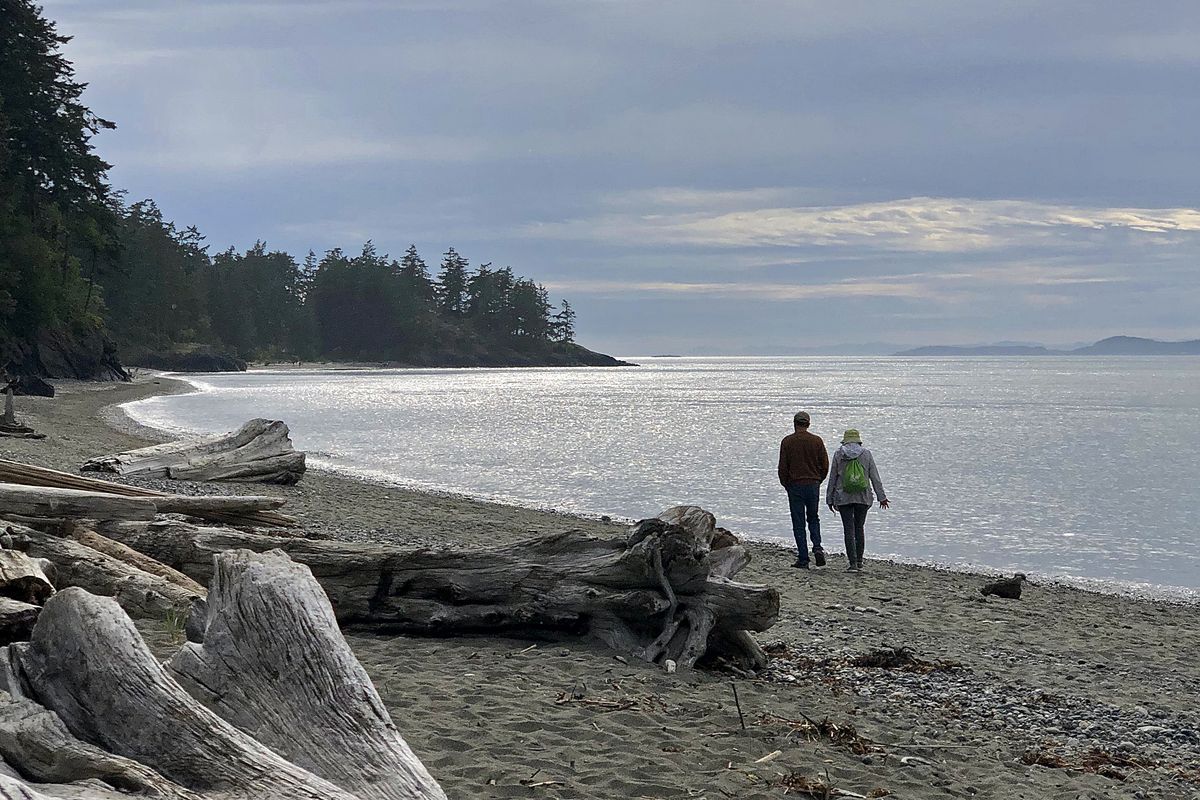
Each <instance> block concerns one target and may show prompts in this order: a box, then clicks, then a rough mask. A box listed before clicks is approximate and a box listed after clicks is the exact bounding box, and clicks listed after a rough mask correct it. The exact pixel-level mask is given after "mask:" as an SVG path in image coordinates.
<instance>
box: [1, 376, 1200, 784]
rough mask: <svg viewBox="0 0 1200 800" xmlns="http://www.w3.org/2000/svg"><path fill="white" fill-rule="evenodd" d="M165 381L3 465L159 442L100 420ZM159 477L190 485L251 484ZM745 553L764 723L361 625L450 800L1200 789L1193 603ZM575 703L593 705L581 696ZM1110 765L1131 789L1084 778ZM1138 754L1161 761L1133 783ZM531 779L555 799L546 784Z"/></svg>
mask: <svg viewBox="0 0 1200 800" xmlns="http://www.w3.org/2000/svg"><path fill="white" fill-rule="evenodd" d="M155 380H157V381H159V382H158V383H157V384H156V383H154V381H155ZM164 380H167V379H163V378H147V379H145V380H142V381H140V382H138V383H135V384H131V385H130V384H121V385H107V386H105V385H95V384H91V385H89V384H78V383H64V384H62V385H61V386H60V388H61V393H60V395H59V396H58V397H57V398H55V399H53V400H50V399H44V398H19V399H18V400H19V402H18V406H17V413H18V416H20V417H23V418H27V419H28V420H29V421H30V422H31V423H32V424H33V425H34V427H36V428H38V429H39V430H41V431H42V432H44V433H47V434H48V435H49V438H48V439H45V440H41V441H26V440H12V441H3V442H0V451H2V452H3V454H4V457H7V458H15V459H17V460H21V461H29V462H32V463H39V464H42V465H45V466H50V467H54V468H57V469H65V470H68V471H75V470H76V469H77V468H78V465H79V463H80V461H81V460H82V459H83V458H86V457H90V456H95V455H98V454H101V453H105V452H115V451H118V450H123V449H128V448H130V447H136V446H141V445H143V444H145V443H146V441H145V439H144V438H143V437H141V436H138V435H134V433H133V432H132V431H130V430H125V431H122V430H116V429H113V428H111V427H109V426H108V424H107V423H105V422H104V421H102V419H101V417H102V416H103V414H102V413H101V412H102V410H103V409H105V408H107V407H111V406H113V405H114V404H120V403H123V402H127V401H129V400H135V399H140V398H144V397H149V396H152V395H154V394H156V393H161V392H162V391H164V386H167V388H168V389H169V388H172V387H171V386H170V385H168V384H165V383H164ZM130 482H134V481H130ZM138 482H139V483H147V482H142V481H138ZM148 483H151V484H153V485H156V486H167V487H169V488H170V489H171V490H173V491H177V492H180V493H195V494H200V493H203V494H230V493H246V492H247V490H248V487H247V486H243V485H239V484H199V483H188V482H167V481H161V482H148ZM252 491H253V492H254V493H255V494H259V493H262V494H275V495H278V496H281V497H284V498H286V499H287V503H288V504H287V506H286V507H285V510H287V511H288V512H289V513H291V514H294V515H296V516H297V517H299V518H300V519H301V520H302V524H303V528H304V532H306V533H308V534H310V535H313V534H315V535H320V536H324V537H332V538H344V539H348V540H354V539H359V540H362V539H375V540H386V541H391V542H394V543H397V544H401V545H406V546H407V545H411V546H413V547H427V546H430V547H432V546H436V547H453V548H478V547H483V546H503V545H504V544H505V543H508V542H512V541H515V540H517V539H520V538H526V537H529V536H535V535H542V534H545V533H553V532H560V531H561V530H563V528H564V527H565V526H569V527H573V528H577V529H581V530H584V531H586V532H589V533H594V534H596V535H602V536H617V535H620V534H621V533H622V532H623V531H624V526H622V525H618V524H616V523H604V522H603V521H600V520H587V519H582V518H573V517H568V516H566V515H563V514H547V513H542V512H537V511H531V510H528V509H522V508H514V507H509V506H503V505H497V504H489V503H484V502H478V501H474V500H468V499H463V498H446V497H438V496H436V495H431V494H428V493H421V492H413V491H410V490H405V489H400V488H393V487H388V486H384V485H379V484H374V483H368V482H366V481H363V480H359V479H354V478H347V477H344V476H338V475H334V474H331V473H326V472H323V471H315V470H314V471H313V472H311V473H309V474H307V475H306V476H305V478H304V479H303V480H302V481H301V482H300V483H299V484H298V485H296V486H292V487H276V486H255V487H253V490H252ZM648 513H653V511H648ZM719 522H720V521H719V520H718V523H719ZM748 549H749V550H750V552H751V553H752V555H753V561H752V562H751V564H750V565H749V566H748V567H747V568H746V569H745V570H744V571H743V572H742V573H741V574H739V578H740V579H741V578H744V580H746V581H750V582H757V583H767V584H770V585H773V586H775V587H776V588H778V589H779V591H780V594H781V599H782V609H781V614H780V619H779V621H778V622H777V624H776V625H775V626H774V627H773V628H771V629H770V630H768V631H767V632H765V633H763V634H759V635H758V638H759V640H760V641H761V642H762V643H763V644H764V645H767V646H769V647H770V648H771V650H772V652H773V653H774V654H775V655H774V658H773V661H772V666H771V668H770V669H769V670H768V672H767V673H765V674H764V675H762V676H759V677H758V678H756V679H753V680H751V679H738V680H737V686H738V692H739V695H740V705H741V707H742V710H743V711H744V712H745V722H746V727H745V729H744V730H743V729H742V728H741V726H740V724H739V717H738V714H737V711H736V709H735V708H734V703H733V697H732V694H731V690H730V676H728V675H723V674H719V673H713V672H707V671H703V670H701V671H693V672H688V673H686V674H684V673H681V674H678V675H666V674H665V673H663V672H662V671H661V670H659V669H656V668H653V667H650V666H649V665H645V664H640V663H637V662H635V661H632V660H630V661H629V662H628V663H626V662H623V661H617V660H615V659H614V658H613V656H612V653H611V652H609V651H607V650H606V649H605V648H603V647H600V646H598V645H596V644H594V643H592V642H587V641H582V640H571V639H569V638H566V639H562V640H555V641H532V640H516V639H511V638H506V637H501V636H488V635H479V636H470V637H460V638H453V639H425V638H418V637H384V636H369V635H363V634H360V633H356V632H354V631H348V632H347V634H346V635H347V640H348V641H349V642H350V643H351V646H352V648H353V649H354V652H355V653H356V655H357V656H358V658H359V660H360V661H361V662H362V663H363V665H364V667H365V668H366V669H367V671H368V673H369V674H370V675H371V677H372V679H373V680H374V681H375V684H376V686H377V687H378V689H379V691H380V694H381V696H382V697H383V699H384V702H385V704H386V705H387V706H388V708H389V710H390V711H391V713H392V715H393V717H394V719H395V720H396V724H397V726H398V728H399V729H400V731H401V732H402V733H403V735H404V736H405V738H406V740H407V741H408V742H409V744H410V746H412V747H413V749H414V751H415V752H417V754H418V755H419V756H420V757H421V758H422V760H423V761H424V763H425V764H426V765H427V766H428V767H429V769H430V770H431V771H432V772H433V773H434V775H435V776H436V777H437V778H438V780H439V781H441V783H442V785H443V787H444V788H445V789H446V791H447V793H448V794H450V795H451V796H462V797H487V798H502V797H506V798H507V797H519V798H523V797H531V796H540V797H553V798H597V797H604V798H629V797H654V798H684V797H701V796H703V797H709V798H710V800H711V798H716V797H738V798H760V797H761V798H768V797H770V798H775V797H779V796H780V795H781V794H782V792H783V790H784V787H785V786H786V785H787V783H786V782H787V781H788V780H792V779H795V778H796V776H802V777H805V778H806V779H812V780H822V781H824V780H827V779H828V780H829V781H830V782H831V783H832V784H833V785H836V786H838V787H841V788H843V789H845V790H847V791H852V792H855V793H857V794H859V795H861V796H866V795H868V793H870V792H872V791H873V790H876V789H886V790H888V791H889V792H891V794H892V796H895V797H904V798H910V797H913V798H926V797H928V798H946V797H954V798H970V797H988V798H998V799H1000V800H1018V798H1053V800H1077V798H1080V797H1086V798H1104V799H1105V800H1110V799H1111V800H1117V799H1118V798H1130V797H1135V798H1137V797H1145V798H1151V797H1173V798H1174V797H1182V798H1187V797H1200V775H1192V774H1191V773H1188V772H1187V769H1192V770H1194V767H1193V766H1191V765H1194V764H1196V763H1200V711H1198V710H1197V708H1196V690H1195V687H1196V686H1197V685H1200V664H1198V663H1197V662H1196V659H1195V657H1194V654H1195V652H1197V651H1198V650H1200V615H1197V614H1196V608H1195V606H1191V605H1180V604H1176V603H1171V602H1166V601H1161V600H1145V599H1135V598H1130V597H1125V596H1122V595H1112V594H1098V593H1093V592H1087V591H1081V590H1078V589H1073V588H1067V587H1061V586H1052V585H1044V584H1037V585H1033V586H1029V587H1027V589H1026V593H1025V594H1024V595H1023V596H1022V599H1021V600H1019V601H1007V600H998V599H996V598H984V597H982V596H981V595H980V594H979V587H980V585H981V584H982V583H983V582H984V579H983V578H982V577H981V576H979V575H977V574H967V573H956V572H949V571H944V570H939V569H936V568H928V567H918V566H911V565H904V564H895V563H888V562H882V561H874V560H871V559H870V558H869V557H868V562H867V570H866V572H864V573H863V574H861V575H852V574H846V573H844V572H842V571H841V567H843V566H844V559H843V558H842V557H840V556H834V557H831V559H830V566H829V567H827V568H824V569H814V570H810V571H807V572H803V571H800V570H795V569H793V568H791V566H790V563H791V555H790V553H788V552H781V549H780V548H779V547H778V546H775V545H771V544H761V543H757V542H751V543H749V546H748ZM141 627H142V628H143V630H145V631H147V635H148V637H149V638H150V639H151V640H152V644H154V641H153V640H154V637H155V636H156V635H158V636H159V638H160V640H161V639H162V637H161V631H159V632H158V633H157V634H156V628H155V626H154V625H153V624H145V625H142V626H141ZM159 647H161V648H163V650H162V651H163V652H167V651H168V649H167V645H166V644H163V643H162V642H161V641H160V643H159ZM884 647H890V648H909V649H911V651H912V652H913V653H914V654H915V655H916V656H917V657H918V658H920V659H922V660H924V661H925V662H926V663H928V664H933V665H935V666H934V667H933V668H931V669H930V670H929V671H928V672H925V671H922V670H921V669H917V670H905V669H878V668H868V667H862V666H857V665H855V664H854V662H853V659H854V658H856V657H860V656H863V655H865V654H867V653H869V652H871V651H873V650H876V649H877V648H884ZM938 664H941V666H937V665H938ZM952 665H956V666H952ZM573 687H575V688H573ZM580 687H582V689H580ZM577 690H580V691H583V692H585V693H586V698H587V700H588V701H589V702H594V703H595V704H593V705H589V704H588V703H584V702H572V701H571V700H570V698H571V695H572V692H575V691H577ZM564 697H565V698H566V700H564V699H563V698H564ZM606 704H607V705H606ZM806 717H807V718H810V719H812V720H822V719H826V718H827V719H828V720H830V721H831V722H832V723H834V724H836V725H838V726H839V727H841V728H845V727H846V726H851V728H852V729H853V730H854V731H855V732H856V735H858V736H860V737H864V738H865V739H867V740H869V741H870V742H871V743H872V744H871V747H870V748H869V749H867V750H866V751H865V752H856V751H855V749H854V748H853V747H849V746H847V745H846V744H845V743H840V744H839V743H838V742H835V741H831V740H830V739H829V738H828V737H823V736H820V735H818V736H815V737H813V738H810V737H809V735H808V734H803V733H798V731H800V730H801V727H797V726H803V724H804V719H805V718H806ZM775 751H779V754H778V755H774V756H773V757H771V758H768V759H766V760H763V759H764V758H765V757H767V756H771V755H772V754H773V753H775ZM1097 752H1102V753H1106V754H1108V755H1107V756H1105V757H1104V758H1102V759H1101V761H1103V762H1104V763H1107V764H1109V765H1110V766H1111V765H1112V764H1114V763H1116V764H1118V765H1117V766H1112V769H1113V770H1115V771H1116V772H1119V773H1121V774H1123V775H1124V779H1120V778H1116V777H1113V776H1112V775H1111V774H1110V775H1109V776H1107V777H1106V776H1105V775H1101V774H1095V773H1094V772H1088V771H1086V769H1085V768H1084V766H1085V762H1087V760H1088V758H1091V757H1094V756H1095V754H1096V753H1097ZM1105 758H1106V759H1107V761H1105ZM1030 759H1032V760H1034V761H1038V760H1039V759H1041V762H1040V763H1059V764H1061V765H1063V768H1055V767H1050V766H1037V765H1032V766H1031V765H1030V764H1028V763H1026V762H1027V760H1030ZM1055 759H1057V761H1056V760H1055ZM1114 759H1115V760H1116V761H1114ZM1125 762H1133V763H1137V764H1143V765H1148V766H1146V767H1145V768H1131V767H1125V768H1124V769H1123V770H1122V768H1120V767H1119V764H1120V763H1125ZM1071 767H1074V768H1071ZM531 775H537V780H538V781H543V780H550V781H555V782H556V783H555V785H553V786H550V787H546V788H545V789H537V790H535V789H532V788H530V787H529V785H528V782H529V780H530V776H531ZM826 776H828V778H827V777H826ZM523 781H524V783H522V782H523ZM798 796H804V795H803V794H800V795H798ZM876 796H884V795H876Z"/></svg>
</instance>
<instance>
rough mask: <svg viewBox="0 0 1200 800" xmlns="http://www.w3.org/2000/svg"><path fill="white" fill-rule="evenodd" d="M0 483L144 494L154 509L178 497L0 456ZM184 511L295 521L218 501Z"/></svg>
mask: <svg viewBox="0 0 1200 800" xmlns="http://www.w3.org/2000/svg"><path fill="white" fill-rule="evenodd" d="M0 483H15V484H20V485H22V486H44V487H49V488H58V489H78V490H80V491H85V492H100V493H101V494H115V495H118V496H120V497H143V498H145V497H148V498H151V499H153V500H154V501H155V508H158V503H159V502H160V501H161V500H165V499H167V498H175V499H176V500H178V499H179V498H178V496H176V495H168V494H166V493H165V492H156V491H154V490H153V489H143V488H141V487H138V486H126V485H125V484H123V483H112V482H110V481H105V480H100V479H99V478H89V477H86V476H83V475H72V474H71V473H69V472H61V471H59V470H56V469H49V468H47V467H35V466H33V465H32V464H22V463H21V462H19V461H9V460H7V459H2V458H0ZM0 511H3V509H0ZM187 513H188V515H189V516H194V517H200V518H202V519H206V520H210V521H212V522H220V523H223V524H226V525H249V526H258V527H289V526H293V525H295V524H296V520H295V519H294V518H292V517H289V516H287V515H286V514H281V513H280V512H278V511H230V510H228V509H223V508H221V507H220V504H219V503H218V504H216V505H215V506H213V507H211V508H208V509H206V508H201V507H198V506H192V508H191V509H190V510H189V511H188V512H187ZM10 516H11V513H10Z"/></svg>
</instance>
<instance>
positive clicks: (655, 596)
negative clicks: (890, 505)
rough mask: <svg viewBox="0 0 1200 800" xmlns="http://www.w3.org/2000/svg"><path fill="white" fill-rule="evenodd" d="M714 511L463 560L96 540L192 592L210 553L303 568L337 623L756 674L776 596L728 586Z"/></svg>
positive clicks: (344, 548)
mask: <svg viewBox="0 0 1200 800" xmlns="http://www.w3.org/2000/svg"><path fill="white" fill-rule="evenodd" d="M714 531H715V525H714V520H713V517H712V515H711V514H709V513H708V512H706V511H704V510H703V509H700V508H697V507H695V506H685V507H678V508H675V509H670V510H668V511H667V512H664V514H663V515H662V518H655V519H648V520H643V521H642V522H639V523H638V524H637V525H635V526H633V528H632V529H631V531H630V533H629V534H628V535H627V536H624V537H619V538H610V539H602V538H597V537H594V536H589V535H586V534H584V533H582V532H579V531H567V532H565V533H561V534H557V535H553V536H547V537H542V538H538V539H531V540H528V541H524V542H518V543H516V544H512V545H508V546H503V547H497V548H490V549H481V550H473V551H451V550H446V551H431V550H409V549H404V548H399V547H393V546H386V545H374V544H361V543H349V542H331V541H318V540H310V539H297V538H280V537H271V536H261V535H257V534H250V533H242V532H238V531H232V530H229V529H226V528H204V527H195V526H191V525H186V524H182V523H176V522H157V523H153V524H151V525H148V526H142V525H128V524H125V525H114V526H108V527H105V528H104V529H103V533H104V534H105V535H106V536H108V537H109V538H112V539H115V540H117V541H120V542H122V543H124V544H126V545H128V546H130V547H132V548H133V549H135V550H137V551H139V552H141V553H144V554H145V555H148V556H150V557H151V558H154V559H156V560H158V561H160V562H162V563H164V564H167V565H169V566H171V567H173V568H175V569H177V570H179V571H180V572H183V573H184V574H186V575H188V576H190V577H191V578H193V579H194V580H196V581H198V582H200V583H207V582H208V581H209V580H210V579H211V578H212V576H213V556H214V555H216V554H219V553H222V552H224V551H227V550H232V549H246V550H252V551H255V552H266V551H268V550H275V549H278V550H281V551H283V552H285V553H287V554H288V556H289V557H291V558H292V559H293V560H295V561H297V562H299V563H302V564H305V565H307V566H308V567H309V568H310V569H311V570H312V573H313V575H314V576H315V577H316V579H317V580H318V581H319V582H320V584H321V586H322V588H323V589H324V590H325V592H326V594H327V595H328V596H329V600H330V602H331V603H332V605H333V610H334V613H335V614H336V616H337V619H338V621H339V622H340V623H341V624H342V625H368V626H372V627H375V628H377V629H380V630H383V631H390V632H403V633H418V634H427V635H454V634H458V633H463V632H471V631H483V632H492V633H494V632H497V631H508V632H517V633H520V632H522V631H525V632H533V631H537V630H541V631H558V632H562V633H569V634H582V635H587V636H591V637H593V638H596V639H599V640H601V641H603V642H605V643H606V644H608V645H609V646H611V647H612V648H614V649H615V650H617V651H618V652H623V653H629V654H632V655H635V656H637V657H639V658H642V659H644V660H646V661H650V662H653V663H658V664H665V663H666V661H668V660H670V661H674V662H675V663H676V664H677V665H678V666H680V667H688V666H693V665H694V664H696V663H697V662H698V661H699V660H700V659H701V658H702V657H706V656H707V657H709V658H723V659H726V660H728V661H729V662H731V663H733V664H736V665H738V666H741V667H745V668H755V669H756V668H760V667H762V666H764V665H765V663H766V658H765V655H764V654H763V652H762V650H761V648H760V647H759V646H758V644H757V643H756V642H755V641H754V639H753V637H751V636H750V635H749V634H748V633H746V632H747V631H763V630H766V629H767V628H769V627H771V625H773V624H774V623H775V621H776V619H777V617H778V614H779V594H778V592H777V591H776V590H774V589H772V588H770V587H767V586H761V585H755V584H746V583H739V582H737V581H735V580H733V576H734V575H735V574H736V573H737V571H738V570H740V569H741V568H742V567H744V566H745V565H746V564H747V563H749V560H750V557H749V554H748V553H747V551H746V550H745V549H744V548H742V547H740V546H733V547H726V548H723V549H720V550H717V551H712V550H710V549H709V542H711V541H712V539H713V535H714Z"/></svg>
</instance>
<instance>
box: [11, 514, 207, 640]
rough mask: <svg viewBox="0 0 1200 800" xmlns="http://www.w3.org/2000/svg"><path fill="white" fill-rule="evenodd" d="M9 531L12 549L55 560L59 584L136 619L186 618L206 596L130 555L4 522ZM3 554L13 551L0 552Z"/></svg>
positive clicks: (55, 578)
mask: <svg viewBox="0 0 1200 800" xmlns="http://www.w3.org/2000/svg"><path fill="white" fill-rule="evenodd" d="M0 524H3V523H0ZM5 532H6V535H7V536H8V537H9V540H10V541H11V543H12V546H13V548H15V549H16V550H19V551H21V552H22V553H24V554H25V555H28V556H30V557H32V558H35V559H44V560H45V561H47V562H49V563H51V564H53V567H54V572H55V577H54V580H53V582H54V585H55V587H56V588H59V589H61V588H65V587H80V588H83V589H86V590H87V591H88V592H91V593H92V594H96V595H100V596H103V597H112V598H114V599H115V600H116V601H117V602H118V603H119V604H120V605H121V607H122V608H123V609H125V611H126V612H127V613H129V614H130V615H132V616H135V617H148V618H152V619H168V618H176V619H186V618H187V615H188V614H189V613H190V612H191V608H192V605H193V603H194V601H195V600H196V599H198V598H200V597H202V596H203V590H202V589H200V587H198V586H196V584H195V583H194V582H192V581H188V580H187V579H186V577H184V578H183V581H180V580H178V579H176V580H172V579H170V578H169V577H164V576H162V575H161V574H152V573H151V572H148V571H146V570H144V569H142V568H141V567H139V566H135V565H134V564H132V563H130V561H131V560H132V559H129V558H124V559H123V558H120V557H114V556H111V555H108V554H106V553H103V552H101V551H100V550H96V549H93V548H92V547H89V546H87V545H85V544H83V543H81V542H80V541H77V540H76V539H74V538H70V537H68V536H60V535H58V534H55V533H49V532H46V531H40V530H35V529H33V528H29V527H25V526H23V525H5ZM5 552H9V551H3V550H0V553H5ZM172 573H174V571H173V570H172ZM181 577H183V576H181ZM193 587H195V588H193ZM196 589H200V591H196Z"/></svg>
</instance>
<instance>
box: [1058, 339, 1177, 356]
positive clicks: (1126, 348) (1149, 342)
mask: <svg viewBox="0 0 1200 800" xmlns="http://www.w3.org/2000/svg"><path fill="white" fill-rule="evenodd" d="M1071 354H1072V355H1079V356H1200V339H1191V340H1189V341H1185V342H1160V341H1158V340H1157V339H1142V338H1139V337H1137V336H1110V337H1108V338H1107V339H1101V340H1100V341H1098V342H1096V343H1095V344H1093V345H1088V346H1087V347H1080V348H1079V349H1077V350H1072V351H1071Z"/></svg>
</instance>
